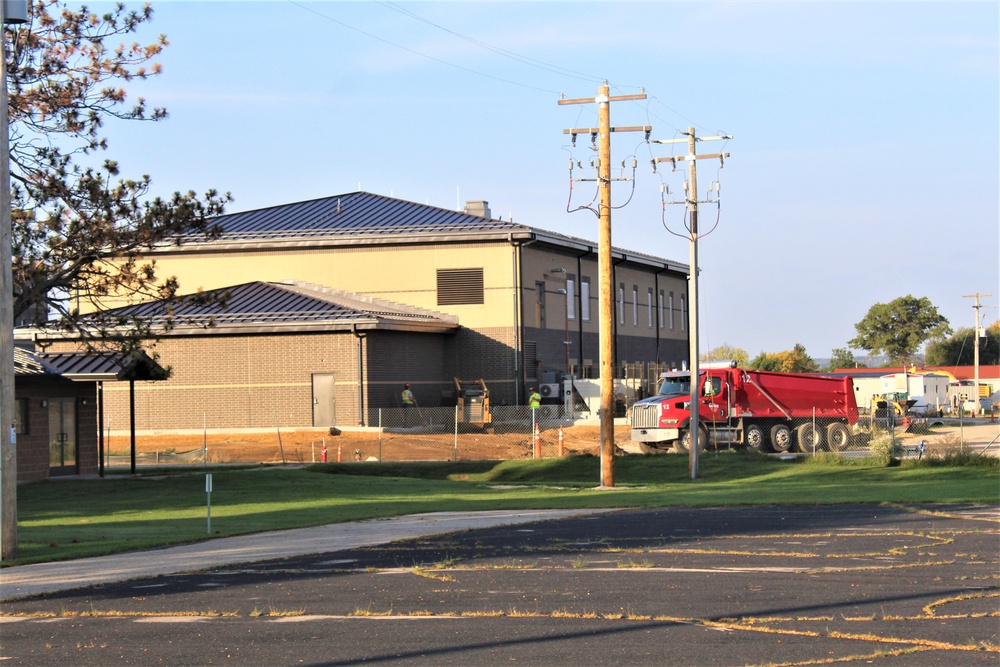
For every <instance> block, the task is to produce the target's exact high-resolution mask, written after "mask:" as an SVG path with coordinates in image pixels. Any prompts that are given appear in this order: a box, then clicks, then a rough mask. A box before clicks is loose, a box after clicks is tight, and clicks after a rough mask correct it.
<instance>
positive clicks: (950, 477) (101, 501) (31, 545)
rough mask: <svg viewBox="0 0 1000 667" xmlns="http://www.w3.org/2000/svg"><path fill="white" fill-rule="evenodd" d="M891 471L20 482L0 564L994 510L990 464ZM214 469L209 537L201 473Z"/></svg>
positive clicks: (724, 464)
mask: <svg viewBox="0 0 1000 667" xmlns="http://www.w3.org/2000/svg"><path fill="white" fill-rule="evenodd" d="M962 463H965V465H940V464H938V465H935V464H933V462H929V461H922V462H909V461H907V462H904V463H903V465H901V466H898V467H884V466H877V465H874V464H873V463H871V462H864V461H862V462H845V461H843V460H842V459H838V458H836V457H831V458H824V457H819V458H817V459H815V460H810V459H806V460H803V461H802V462H790V461H780V460H778V459H775V458H769V457H762V456H753V455H746V454H741V453H723V454H719V455H716V454H704V455H702V457H701V459H700V466H699V468H700V472H701V475H700V477H699V479H697V480H692V479H690V474H689V472H688V459H687V457H686V456H627V457H620V458H617V459H616V460H615V488H613V489H598V488H596V487H597V485H598V483H599V481H600V459H598V458H597V457H591V456H573V457H566V458H561V459H543V460H537V461H535V460H516V461H504V462H496V461H469V462H456V463H447V462H445V463H349V464H317V465H313V466H310V467H308V468H281V467H268V466H261V467H255V468H246V469H214V470H206V469H203V468H193V469H192V468H187V469H173V470H169V471H164V470H157V471H155V473H152V472H145V473H144V474H143V476H141V477H135V478H132V477H120V478H112V477H109V478H105V479H102V480H59V481H50V482H42V483H36V484H26V485H22V486H20V487H19V488H18V519H19V521H18V554H17V559H16V560H12V561H8V562H5V563H4V565H16V564H24V563H31V562H41V561H52V560H62V559H67V558H80V557H85V556H95V555H101V554H108V553H119V552H122V551H131V550H137V549H147V548H152V547H157V546H163V545H168V544H178V543H183V542H194V541H198V540H204V539H209V538H210V537H221V536H230V535H239V534H242V533H254V532H262V531H269V530H278V529H283V528H298V527H303V526H315V525H321V524H325V523H336V522H341V521H353V520H358V519H369V518H374V517H382V516H395V515H401V514H414V513H419V512H435V511H468V510H490V509H539V508H587V507H663V506H670V505H702V506H707V505H748V504H829V503H880V502H891V503H959V502H975V503H998V502H1000V467H998V465H997V463H998V462H997V460H996V459H992V460H990V459H979V458H974V459H971V460H964V461H962ZM206 472H211V473H212V477H213V492H212V495H211V511H212V534H211V535H209V534H208V531H207V521H206V519H207V502H206V501H207V494H206V492H205V474H206Z"/></svg>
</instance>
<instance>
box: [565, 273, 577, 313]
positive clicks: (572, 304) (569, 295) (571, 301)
mask: <svg viewBox="0 0 1000 667" xmlns="http://www.w3.org/2000/svg"><path fill="white" fill-rule="evenodd" d="M566 319H568V320H575V319H576V277H575V276H572V275H571V276H569V277H567V278H566Z"/></svg>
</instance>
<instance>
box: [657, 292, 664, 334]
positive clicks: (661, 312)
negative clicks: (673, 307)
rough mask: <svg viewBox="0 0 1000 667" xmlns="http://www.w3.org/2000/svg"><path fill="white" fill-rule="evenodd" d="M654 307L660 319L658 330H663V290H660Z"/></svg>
mask: <svg viewBox="0 0 1000 667" xmlns="http://www.w3.org/2000/svg"><path fill="white" fill-rule="evenodd" d="M656 307H657V308H658V309H659V311H660V315H659V317H660V328H661V329H662V328H663V290H660V294H659V301H657V303H656Z"/></svg>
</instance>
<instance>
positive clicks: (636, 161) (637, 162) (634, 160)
mask: <svg viewBox="0 0 1000 667" xmlns="http://www.w3.org/2000/svg"><path fill="white" fill-rule="evenodd" d="M638 166H639V161H638V160H636V159H635V158H632V168H633V169H635V168H636V167H638Z"/></svg>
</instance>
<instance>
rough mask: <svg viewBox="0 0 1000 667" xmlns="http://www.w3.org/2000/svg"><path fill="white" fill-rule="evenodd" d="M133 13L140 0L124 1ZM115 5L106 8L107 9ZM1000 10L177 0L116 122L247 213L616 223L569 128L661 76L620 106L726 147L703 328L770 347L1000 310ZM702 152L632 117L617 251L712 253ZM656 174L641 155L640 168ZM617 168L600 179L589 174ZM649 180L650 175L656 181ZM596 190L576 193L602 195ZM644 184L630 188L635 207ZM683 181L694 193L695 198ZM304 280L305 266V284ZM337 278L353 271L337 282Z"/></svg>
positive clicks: (160, 160)
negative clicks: (910, 315)
mask: <svg viewBox="0 0 1000 667" xmlns="http://www.w3.org/2000/svg"><path fill="white" fill-rule="evenodd" d="M127 4H129V3H127ZM91 6H92V7H93V8H94V9H95V10H97V11H102V10H103V9H106V7H107V5H106V4H104V3H91ZM998 7H1000V5H998V3H996V2H969V3H963V2H941V3H937V2H882V3H866V2H832V3H823V2H794V3H783V2H767V3H755V2H722V3H710V2H698V3H686V2H639V3H627V2H614V3H604V2H551V3H538V2H508V3H489V2H430V3H426V2H398V3H395V4H394V3H390V2H374V1H373V2H224V3H223V2H220V3H210V2H155V1H154V2H153V8H154V11H155V14H154V20H153V22H152V24H151V25H150V26H148V29H147V31H146V32H144V33H143V34H142V35H140V39H143V38H144V37H145V38H147V39H146V40H145V41H148V38H150V37H152V36H154V35H155V34H158V33H164V34H166V35H167V37H168V39H169V40H170V42H171V46H170V47H169V48H168V49H167V50H166V52H165V53H164V54H163V56H162V58H161V59H160V61H161V62H162V64H163V66H164V73H163V75H162V76H160V77H158V78H156V79H153V80H151V81H148V82H144V83H141V84H132V85H130V86H129V91H130V92H131V93H132V94H133V95H138V94H141V95H143V96H144V97H146V98H147V100H148V101H149V103H150V104H152V105H155V106H165V107H167V109H168V110H169V112H170V119H169V120H167V121H165V122H163V123H158V124H132V125H131V126H129V125H126V124H121V123H117V124H116V123H109V124H108V125H107V127H106V129H107V133H108V136H109V137H110V140H111V149H110V151H109V155H110V156H111V157H114V158H116V159H118V160H119V162H120V163H121V165H122V168H123V173H124V174H125V175H136V174H139V173H148V174H149V175H151V176H152V178H153V181H154V187H155V188H156V191H157V193H159V194H168V193H170V192H173V191H175V190H189V189H193V190H195V191H198V192H203V191H205V190H206V189H208V188H217V189H219V190H222V191H229V192H231V193H232V195H233V197H234V198H235V202H234V204H233V205H232V206H231V207H230V210H232V211H240V210H248V209H254V208H261V207H266V206H270V205H276V204H282V203H287V202H292V201H299V200H304V199H312V198H318V197H325V196H329V195H334V194H339V193H345V192H352V191H355V190H357V189H359V187H360V188H361V189H363V190H366V191H369V192H374V193H377V194H383V195H391V196H394V197H399V198H402V199H407V200H411V201H416V202H420V203H429V204H431V205H435V206H440V207H444V208H450V209H454V208H458V207H459V205H460V203H464V202H465V200H468V199H485V200H487V201H488V202H489V204H490V207H491V209H492V211H493V214H494V216H500V217H502V218H503V219H505V220H506V219H509V218H510V217H511V216H513V219H514V220H515V221H516V222H521V223H524V224H527V225H531V226H535V227H540V228H543V229H549V230H553V231H558V232H562V233H567V234H572V235H575V236H580V237H584V238H589V239H593V240H596V238H597V234H598V230H597V219H596V217H595V216H594V215H593V214H591V213H589V212H586V211H584V212H577V213H567V212H566V209H567V199H568V196H569V187H568V186H569V172H568V170H567V165H568V161H569V158H570V157H571V156H572V157H573V158H574V159H576V160H580V161H583V162H584V163H585V164H586V162H587V161H588V160H589V158H590V155H591V151H590V150H589V148H588V143H589V141H587V139H586V138H581V140H580V141H578V144H577V147H576V148H575V149H570V147H569V145H568V144H569V142H568V141H567V138H566V137H565V136H564V135H563V133H562V130H563V128H568V127H581V126H591V125H596V124H597V117H596V114H597V108H596V105H593V104H590V105H571V106H570V105H568V106H560V105H558V104H557V100H558V99H559V95H560V93H562V94H564V95H565V96H566V97H567V98H583V97H594V96H596V94H597V92H598V87H599V86H600V84H601V82H602V80H605V79H606V80H607V81H608V82H609V85H610V86H611V90H612V95H628V94H634V93H637V92H639V88H640V87H643V88H644V90H645V92H646V94H647V95H648V99H647V100H645V101H637V102H615V103H613V104H612V105H611V122H612V125H620V126H621V125H647V124H648V125H652V126H653V133H652V138H654V139H673V138H677V137H678V136H679V132H681V131H683V130H686V128H687V127H688V126H694V127H695V128H696V129H697V133H698V134H699V135H700V136H707V135H715V134H717V133H719V132H725V133H728V134H731V135H732V136H733V137H734V138H733V139H732V140H731V141H729V142H726V144H725V146H723V145H722V142H705V143H701V144H699V152H705V153H708V152H718V151H719V150H725V151H728V152H729V153H731V157H730V158H729V159H728V160H727V161H726V164H725V167H724V168H723V169H721V170H720V169H719V165H718V163H715V162H710V161H701V162H700V164H699V170H698V183H699V186H700V187H699V190H700V191H701V193H700V194H701V197H702V198H704V197H705V196H706V193H705V188H706V187H707V186H708V184H709V183H710V182H711V181H713V180H718V181H720V182H721V185H722V190H721V192H722V199H721V206H720V207H719V208H718V210H716V207H715V206H708V205H703V206H702V208H701V222H702V228H703V229H706V228H707V227H708V226H710V225H712V224H714V223H715V220H716V215H718V225H717V227H716V228H715V230H714V231H713V232H712V233H711V234H708V235H706V236H704V237H703V238H702V240H701V242H700V244H699V257H700V259H699V263H700V265H701V269H702V271H701V277H702V280H701V283H700V285H701V289H700V298H701V305H702V308H701V331H702V337H701V346H702V349H703V350H706V349H710V348H713V347H716V346H718V345H722V344H729V345H734V346H739V347H742V348H744V349H746V350H747V351H748V352H749V353H750V355H751V357H752V356H755V355H756V354H757V353H759V352H761V351H768V352H777V351H781V350H786V349H790V348H791V347H792V346H793V345H795V344H796V343H801V344H802V345H804V346H805V347H806V350H807V351H808V352H809V353H810V354H811V355H812V356H813V357H826V356H829V354H830V351H831V350H832V349H833V348H839V347H846V343H847V341H848V340H849V339H850V338H852V337H853V336H854V335H855V333H856V332H855V329H854V324H855V323H857V322H858V321H860V320H861V319H862V318H863V317H864V316H865V314H866V313H867V311H868V309H869V308H870V307H871V306H872V305H873V304H875V303H879V302H881V303H884V302H888V301H891V300H892V299H895V298H897V297H900V296H905V295H907V294H912V295H914V296H917V297H924V296H925V297H928V298H929V299H930V300H931V301H932V302H933V303H934V305H936V306H937V307H938V309H939V311H940V312H941V314H942V315H944V316H945V317H947V318H948V319H949V321H950V322H951V325H952V327H955V328H957V327H971V326H972V324H973V319H974V318H973V310H972V305H973V300H972V299H967V298H963V295H966V294H973V293H976V292H979V293H984V294H985V293H992V295H993V296H992V297H987V298H985V299H984V300H983V303H984V305H985V306H986V307H985V308H984V309H983V311H982V313H983V318H984V320H986V321H987V322H993V321H996V320H997V319H1000V314H998V312H997V307H996V304H997V303H998V301H1000V212H998V211H1000V205H998V203H1000V193H998V183H1000V174H998V145H1000V141H998V128H1000V111H998V102H1000V83H998V82H1000V72H998V63H1000V52H998V42H1000V39H998V35H1000V10H998ZM672 152H674V153H683V152H686V151H684V150H682V149H680V148H671V147H670V146H664V145H656V146H650V145H647V144H645V143H644V142H642V141H641V136H640V135H637V134H616V135H613V143H612V160H613V163H615V164H620V162H621V161H622V160H629V161H630V160H631V157H632V156H633V155H634V156H635V157H636V159H637V161H638V164H639V167H638V171H637V174H636V179H635V181H634V182H632V183H627V182H621V183H617V184H616V185H615V186H614V193H613V204H615V205H622V204H626V202H627V204H626V205H624V206H623V207H622V208H620V209H616V210H615V211H614V213H613V217H612V226H613V240H614V244H615V245H616V246H618V247H622V248H625V249H629V250H637V251H642V252H646V253H649V254H654V255H658V256H662V257H666V258H669V259H672V260H676V261H681V262H684V263H687V262H688V242H687V240H686V239H685V238H680V237H678V236H675V235H672V234H671V233H670V232H669V231H668V229H669V230H673V231H675V232H676V231H680V230H681V225H682V223H683V207H681V206H666V207H665V209H666V210H665V211H664V207H663V206H662V203H661V191H660V187H661V184H664V183H666V184H667V185H668V186H669V187H670V189H671V190H673V191H677V192H679V191H681V187H682V184H683V180H684V173H683V172H682V171H681V170H678V171H677V172H676V173H670V171H669V168H668V167H664V166H663V165H662V164H661V165H660V168H659V170H658V172H657V173H655V174H654V173H653V172H652V169H651V168H650V160H651V159H652V158H654V157H663V156H667V155H670V154H671V153H672ZM628 172H629V173H631V169H630V168H629V169H628ZM575 175H576V176H585V177H588V176H589V177H592V176H593V174H592V173H581V172H579V171H577V172H576V174H575ZM633 186H634V192H633V191H632V188H633ZM592 187H593V186H592V184H590V183H577V184H576V185H575V187H574V189H573V205H574V206H576V205H580V204H584V203H586V202H587V201H589V200H590V198H591V197H592V196H593V190H592ZM630 195H631V199H630V198H629V197H630ZM671 198H673V197H671ZM289 277H290V278H292V277H294V276H289ZM334 287H335V286H334Z"/></svg>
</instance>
